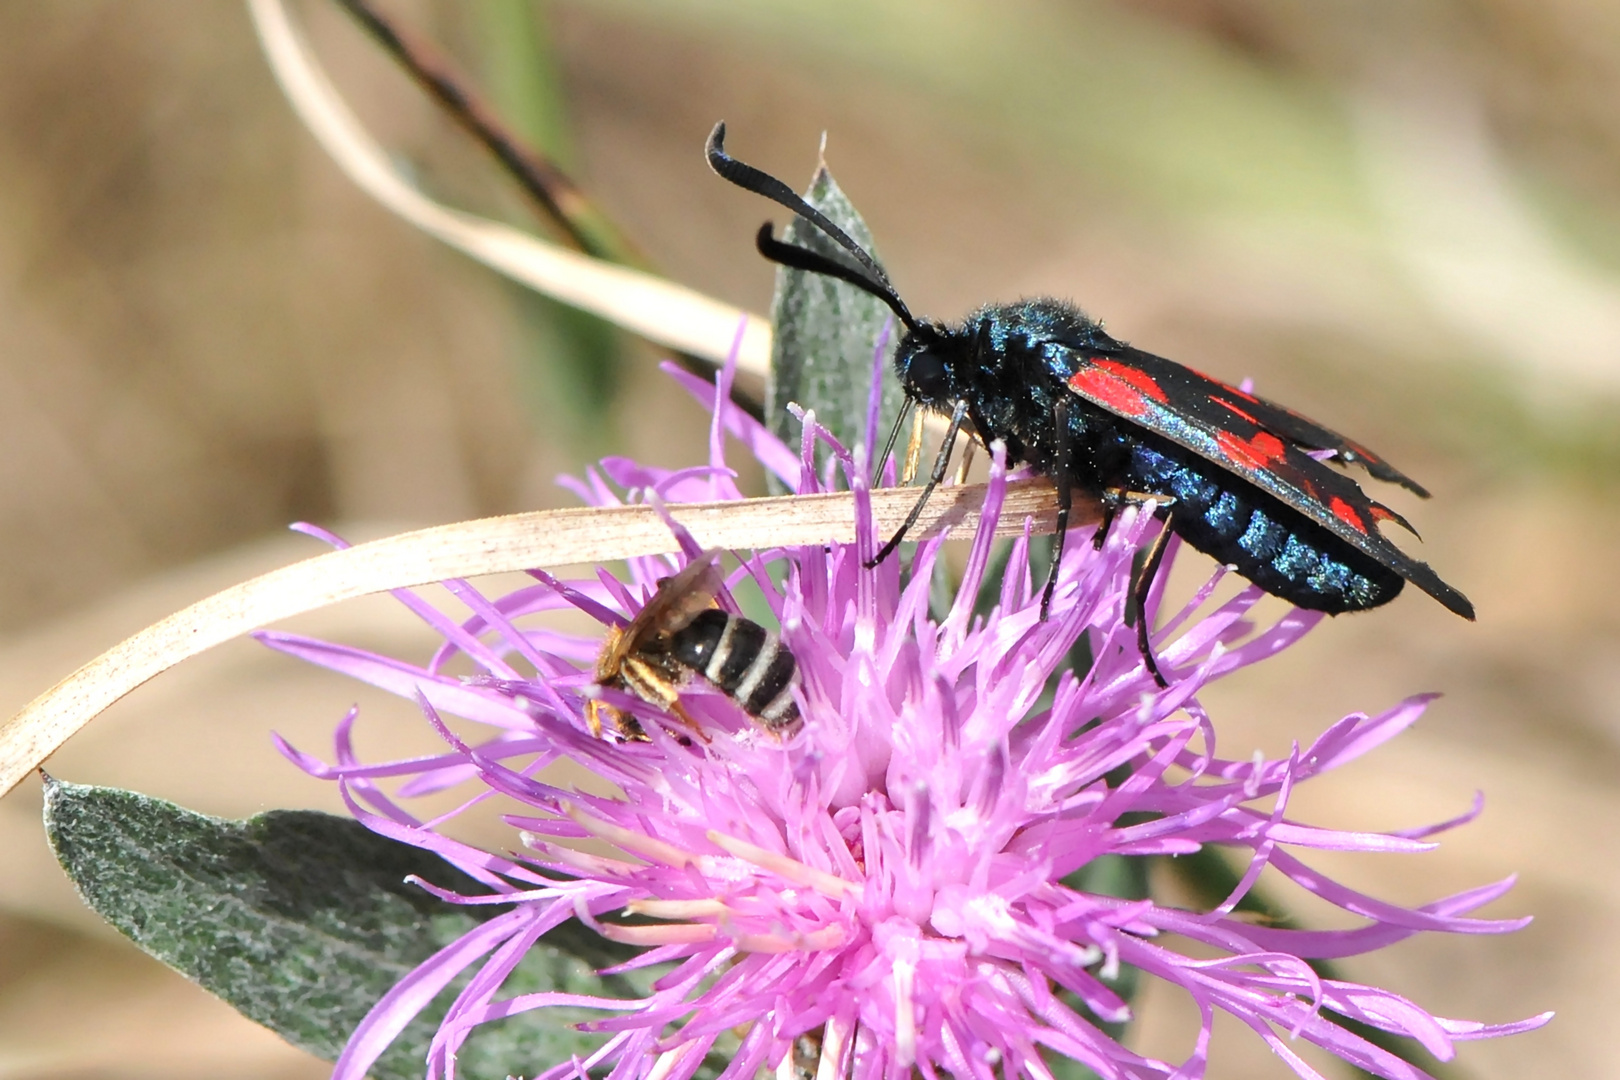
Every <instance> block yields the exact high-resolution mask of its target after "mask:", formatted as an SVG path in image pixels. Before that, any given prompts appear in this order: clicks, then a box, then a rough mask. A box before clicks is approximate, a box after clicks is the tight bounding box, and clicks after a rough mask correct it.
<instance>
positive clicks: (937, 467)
mask: <svg viewBox="0 0 1620 1080" xmlns="http://www.w3.org/2000/svg"><path fill="white" fill-rule="evenodd" d="M967 408H968V403H967V402H966V401H958V402H957V403H956V409H955V411H954V412H952V413H951V426H950V428H949V429H948V430H947V431H946V432H945V441H944V443H942V444H941V445H940V448H939V455H938V456H937V457H935V458H934V471H933V472H932V473H930V474H929V477H928V483H926V484H924V485H923V489H922V494H921V495H920V496H918V497H917V501H916V502H915V503H913V504H912V507H911V513H909V514H907V515H906V520H905V521H904V522H902V523H901V525H900V530H899V531H898V532H896V533H895V534H894V535H893V536H892V537H890V538H889V542H888V543H887V544H884V545H883V547H882V548H881V549H879V551H878V553H877V554H876V555H874V556H872V560H871V561H870V562H868V563H867V564H866V568H867V569H868V570H870V569H872V567H874V566H876V565H877V564H878V563H880V562H882V561H883V560H884V559H887V558H888V557H889V556H890V555H892V554H893V553H894V549H895V548H897V547H899V546H900V541H902V540H904V539H905V538H906V533H908V532H910V531H911V527H912V526H913V525H915V524H917V518H919V517H920V516H922V512H923V507H924V506H926V505H928V497H929V496H930V495H932V494H933V493H934V489H935V488H936V487H938V486H939V484H940V481H942V480H944V479H945V470H946V469H948V468H950V465H951V451H952V450H953V449H955V447H956V436H957V435H959V434H960V433H961V431H962V423H963V421H965V420H966V419H967Z"/></svg>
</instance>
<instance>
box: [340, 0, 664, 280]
mask: <svg viewBox="0 0 1620 1080" xmlns="http://www.w3.org/2000/svg"><path fill="white" fill-rule="evenodd" d="M337 3H338V4H339V5H340V6H341V7H343V9H344V10H345V11H347V12H348V13H349V14H350V15H352V16H353V17H354V18H355V20H356V21H357V22H359V24H360V25H361V26H362V27H363V28H364V29H365V30H366V32H367V33H369V34H370V35H371V37H372V39H373V40H375V41H376V42H377V43H378V44H379V45H381V46H382V47H383V48H384V49H386V50H387V51H388V53H389V55H390V56H392V57H393V58H394V59H395V60H396V61H397V62H398V63H399V64H400V66H401V67H403V68H404V69H405V70H406V72H408V73H409V74H410V76H411V77H412V78H413V79H415V80H416V82H417V84H418V85H419V86H421V87H422V88H423V89H424V90H426V91H427V92H428V93H429V94H431V95H432V96H433V98H434V99H435V100H436V101H438V103H439V104H440V105H441V106H443V108H444V109H445V111H446V112H448V113H449V114H450V116H451V118H452V119H454V120H455V121H456V122H457V123H458V124H460V125H461V126H462V127H463V128H465V129H466V130H467V131H468V132H470V133H471V134H472V135H473V137H474V138H476V139H477V140H478V141H479V142H481V143H483V145H484V146H485V147H486V148H487V149H488V150H489V151H490V152H491V153H492V154H494V155H495V156H496V158H498V159H499V160H500V162H501V164H502V165H503V166H504V167H505V168H506V170H507V171H508V172H509V173H511V175H512V176H513V177H514V178H515V179H516V180H517V181H518V183H520V184H522V185H523V189H524V190H525V191H526V192H528V193H529V195H530V196H531V197H532V198H533V199H534V200H535V202H537V203H538V204H539V205H540V208H541V209H542V210H543V211H544V212H545V214H546V216H547V217H548V218H550V219H551V221H553V222H554V223H555V224H556V225H557V226H558V227H559V228H560V229H561V230H562V231H563V233H564V234H565V235H566V236H567V238H568V240H569V242H570V243H571V244H573V246H575V247H576V248H578V249H579V250H580V251H583V252H585V253H586V254H588V255H594V256H596V257H597V258H600V259H608V260H610V261H613V262H619V263H624V264H626V265H631V266H642V259H641V257H640V255H638V254H637V253H636V252H635V250H634V248H633V247H632V246H631V245H630V244H629V242H628V241H626V240H625V239H624V237H623V236H622V235H621V234H620V233H619V231H618V229H616V228H615V227H614V226H613V223H612V221H611V220H610V219H609V218H608V217H607V215H606V214H604V213H603V212H602V211H601V210H600V209H599V208H598V207H597V206H596V204H595V203H593V202H592V201H591V200H590V198H589V197H588V196H587V195H586V194H585V193H584V191H582V190H581V189H580V187H579V186H578V185H577V184H575V183H574V181H573V180H572V179H571V178H570V177H569V176H568V174H567V173H565V172H564V171H563V170H562V168H561V167H559V166H558V164H557V158H556V152H555V150H554V149H553V147H554V146H560V145H562V144H563V142H564V140H563V135H562V132H563V129H564V126H565V124H564V117H563V107H562V98H561V95H560V93H559V92H558V84H557V79H556V65H555V64H554V63H553V62H551V59H550V52H549V44H550V43H549V38H548V37H547V36H546V35H545V34H544V33H543V32H542V30H541V29H540V26H541V20H540V16H539V14H538V12H537V11H536V6H535V5H533V4H528V3H524V2H523V0H484V2H482V3H481V4H480V5H479V11H478V15H479V22H480V23H481V24H482V25H483V26H484V27H485V28H486V30H487V32H486V33H485V35H484V36H485V39H486V41H487V43H488V52H489V54H490V61H491V63H490V66H491V67H492V68H494V69H496V71H497V76H496V77H497V82H498V85H499V86H500V88H501V89H502V90H508V91H510V92H512V93H513V95H514V97H513V98H511V99H510V100H504V99H503V101H502V104H503V105H504V106H505V107H506V112H507V114H508V115H515V116H517V118H518V120H519V126H518V128H517V130H516V131H514V129H513V128H512V127H510V126H508V125H507V123H505V122H504V121H503V120H502V118H501V114H500V113H498V112H497V111H496V110H495V109H493V108H491V107H490V105H489V103H488V102H487V101H485V100H484V98H483V96H482V95H480V94H479V93H478V91H477V90H476V89H474V87H473V86H472V84H471V83H470V82H469V81H468V80H467V79H466V78H465V77H463V76H462V75H461V73H460V72H458V71H457V70H456V69H455V66H454V65H453V64H451V63H450V61H449V59H448V58H447V57H446V56H445V55H444V54H443V53H442V52H441V51H440V50H439V49H438V47H437V46H435V45H434V44H433V43H432V42H431V41H429V40H428V39H427V38H426V37H424V36H422V35H420V34H418V33H416V32H415V31H413V30H411V29H409V28H407V27H405V26H403V25H401V24H400V23H399V22H397V21H396V20H394V19H392V18H389V17H388V16H386V15H384V14H383V13H382V12H381V11H379V10H378V9H377V7H376V6H375V5H374V4H372V3H371V2H370V0H337ZM503 69H504V71H503ZM526 122H533V123H534V127H532V128H530V127H528V126H527V123H526ZM536 146H538V147H539V149H538V150H537V149H536V148H535V147H536Z"/></svg>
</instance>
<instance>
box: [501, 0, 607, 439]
mask: <svg viewBox="0 0 1620 1080" xmlns="http://www.w3.org/2000/svg"><path fill="white" fill-rule="evenodd" d="M472 14H473V15H474V17H475V18H476V20H477V23H476V29H477V31H478V33H479V41H480V45H481V46H482V49H481V52H482V54H483V60H484V65H483V66H484V73H485V79H486V81H487V83H488V85H489V86H490V87H491V90H492V95H493V97H494V100H495V102H496V103H497V105H498V106H499V108H500V111H501V114H502V115H503V116H505V117H507V118H509V123H510V128H509V129H504V128H503V130H510V131H513V132H516V135H515V136H508V139H509V140H510V141H512V142H513V143H516V140H518V139H521V140H523V141H524V142H526V143H527V144H529V145H532V146H535V147H538V153H536V152H534V151H526V153H527V155H528V156H529V157H532V158H534V159H536V160H538V161H541V162H543V163H544V164H545V166H546V167H547V168H548V169H549V170H550V174H549V175H550V176H551V178H552V179H555V178H556V177H563V179H564V180H566V177H565V176H564V175H563V173H562V170H561V168H560V167H559V166H558V165H556V164H554V163H557V162H562V163H565V164H566V163H569V162H571V160H572V158H573V146H572V140H571V139H570V137H569V133H568V117H567V108H566V105H565V102H564V97H563V90H562V85H561V81H560V78H559V71H558V65H557V60H556V57H555V55H554V54H553V52H552V49H551V35H550V33H549V31H548V26H547V22H546V18H545V8H544V5H542V4H540V3H538V2H531V0H480V2H479V3H478V4H477V6H476V7H474V8H473V9H472ZM483 112H484V113H485V114H487V115H493V113H492V112H491V110H488V109H487V108H486V109H484V110H483ZM475 133H476V132H475ZM486 145H489V144H488V142H487V141H486ZM492 149H494V147H492ZM496 153H497V155H498V156H501V160H502V162H503V163H506V164H507V165H508V168H509V169H512V166H511V164H510V163H508V162H507V158H506V157H505V156H504V155H501V154H500V151H499V150H497V151H496ZM512 172H513V175H515V176H517V177H518V178H519V180H520V181H523V180H524V174H523V173H521V172H520V171H519V170H516V169H512ZM548 183H549V181H548ZM524 186H525V187H526V188H527V187H529V186H530V185H529V183H528V182H526V181H525V182H524ZM548 190H551V191H553V192H560V193H561V194H563V195H565V196H567V195H569V193H572V195H571V196H570V197H565V198H561V199H559V200H558V208H559V213H560V214H562V215H564V216H565V217H566V218H567V226H566V227H568V228H569V229H570V231H571V235H574V236H575V237H576V239H577V240H578V242H579V246H580V247H581V248H582V250H584V251H586V252H587V253H589V254H593V255H597V256H599V257H602V258H609V259H614V260H616V261H620V262H626V261H637V260H634V259H633V257H632V256H631V254H630V252H629V250H628V248H627V247H626V245H625V244H624V243H623V242H622V241H620V240H619V238H618V236H617V233H616V232H615V231H614V230H612V229H611V227H609V226H607V223H606V220H605V218H603V217H602V215H601V214H600V213H599V212H597V210H596V209H595V207H594V206H592V205H590V204H589V203H588V202H586V201H585V200H584V196H583V195H580V194H579V192H578V189H577V188H575V187H573V185H572V183H571V182H569V183H568V184H567V186H566V187H565V188H561V189H559V188H557V187H556V186H555V185H554V184H553V185H551V187H550V188H549V189H548ZM573 196H577V198H574V197H573ZM537 197H538V196H537ZM513 302H514V304H516V306H517V309H518V318H519V324H520V343H519V348H520V349H521V351H522V354H523V361H524V363H523V367H524V370H525V371H527V372H529V373H530V374H531V375H532V376H533V383H534V387H533V393H532V395H531V396H532V397H533V399H534V401H535V413H536V416H537V418H538V420H539V421H540V422H541V423H542V424H546V425H552V424H558V423H559V422H560V424H561V430H560V431H559V432H557V434H558V435H560V436H561V437H562V440H566V445H567V449H568V451H569V455H570V457H572V458H573V459H574V460H575V461H576V462H583V461H589V460H593V459H595V458H597V457H600V456H601V455H602V454H603V453H604V452H606V451H608V450H610V449H612V448H613V442H614V430H613V423H612V409H613V403H614V398H615V396H616V394H617V391H618V388H619V385H620V380H621V379H622V378H623V374H624V339H623V337H622V336H621V335H620V334H619V332H618V331H617V330H615V329H614V328H613V327H612V326H610V325H608V324H607V323H605V322H603V321H602V320H601V319H598V318H596V317H594V316H592V315H587V314H585V313H584V312H581V311H578V310H576V309H574V308H571V307H569V306H567V305H566V304H561V303H558V302H557V301H555V300H551V299H549V298H547V297H544V296H540V295H538V294H536V293H533V292H530V291H529V290H526V289H514V290H513ZM559 441H560V440H559Z"/></svg>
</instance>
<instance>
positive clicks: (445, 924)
mask: <svg viewBox="0 0 1620 1080" xmlns="http://www.w3.org/2000/svg"><path fill="white" fill-rule="evenodd" d="M45 828H46V832H47V834H48V836H49V838H50V842H51V846H52V848H53V849H54V850H55V852H56V857H57V859H58V860H59V861H60V862H61V864H62V868H63V869H64V870H66V871H67V874H68V876H69V877H70V878H71V879H72V880H73V883H74V885H76V886H77V887H78V889H79V892H80V895H82V896H83V897H84V899H85V902H86V903H87V904H89V905H90V907H91V908H92V909H94V910H95V911H96V912H97V913H98V914H100V915H101V916H102V918H104V919H106V920H107V921H108V922H110V923H111V924H112V925H113V926H115V927H117V928H118V929H119V930H120V931H121V932H122V933H123V934H124V935H125V936H127V937H128V938H129V939H130V940H131V941H133V942H135V944H136V945H138V946H140V947H141V948H142V949H143V950H145V951H146V952H148V953H150V954H151V955H153V956H155V957H157V958H158V959H159V960H161V961H163V962H164V963H166V964H168V965H169V966H170V967H173V968H175V969H176V970H177V971H179V972H180V973H181V974H183V975H185V976H187V977H188V978H190V979H192V980H194V981H196V982H197V983H198V984H200V985H201V986H202V987H203V988H204V989H206V990H208V991H210V992H211V993H213V994H216V995H218V996H219V997H221V998H223V999H224V1000H225V1001H227V1002H229V1003H230V1004H231V1005H232V1006H234V1007H235V1008H236V1009H237V1010H238V1011H239V1012H241V1013H242V1014H243V1015H244V1016H247V1017H248V1018H250V1019H252V1020H255V1021H258V1022H259V1023H261V1024H263V1025H265V1026H266V1027H268V1028H270V1029H271V1030H273V1031H276V1032H277V1033H279V1034H280V1035H281V1036H282V1037H283V1038H285V1039H286V1040H287V1041H288V1042H290V1043H292V1044H293V1045H295V1046H298V1047H301V1048H302V1049H305V1050H308V1051H309V1052H310V1053H313V1054H316V1055H319V1056H320V1057H323V1058H326V1059H328V1060H333V1059H335V1058H336V1057H337V1055H338V1053H339V1052H340V1051H341V1050H342V1048H343V1044H344V1042H345V1041H346V1040H347V1039H348V1037H349V1033H350V1032H351V1031H352V1030H353V1029H354V1027H355V1025H356V1024H358V1023H359V1022H360V1020H361V1019H362V1018H363V1017H364V1016H365V1015H366V1012H367V1011H368V1010H369V1009H370V1008H371V1006H372V1005H373V1004H375V1003H376V1001H377V1000H378V999H379V998H381V997H382V995H383V994H384V993H386V992H387V991H388V990H389V989H390V988H391V987H392V986H393V985H394V983H395V982H397V981H398V980H399V979H400V978H401V977H403V976H404V975H406V974H408V973H409V972H410V971H411V970H412V969H413V968H414V967H415V966H416V965H417V964H419V963H421V962H422V961H423V960H425V959H427V958H428V957H429V956H431V955H432V954H433V953H434V952H435V951H437V950H438V949H440V948H441V947H443V946H445V945H447V944H449V943H450V942H452V941H454V940H455V939H456V938H458V937H460V936H461V935H462V934H464V933H466V932H467V931H468V930H470V929H472V928H473V927H474V926H476V925H477V924H478V922H479V921H481V920H483V919H488V918H491V917H493V916H495V915H498V914H500V913H502V912H504V911H507V910H509V909H508V908H507V907H505V906H504V905H503V906H499V907H495V906H489V907H485V906H480V907H473V908H468V907H464V906H458V905H455V904H449V903H446V902H444V901H441V900H438V899H435V898H434V897H432V896H431V895H429V894H428V893H427V892H425V891H424V890H422V889H421V888H419V887H417V886H415V885H409V884H406V883H405V881H404V878H405V877H406V875H409V874H416V875H419V876H421V877H422V878H423V879H425V880H427V881H431V882H433V883H434V884H435V885H439V886H441V887H443V888H448V889H453V890H455V891H458V892H470V893H483V892H487V891H488V890H487V889H486V888H484V887H483V886H481V885H479V884H478V883H476V882H475V881H473V880H472V879H471V878H469V877H467V876H466V875H465V874H463V873H461V872H460V871H459V870H456V869H455V868H454V867H452V866H450V865H449V864H447V863H445V862H444V861H443V860H441V859H439V858H438V857H437V856H435V855H432V854H430V853H428V852H424V851H421V850H419V849H417V848H413V847H410V846H408V845H405V844H401V843H398V842H396V841H393V840H389V839H387V838H385V837H381V836H378V835H377V834H375V833H373V832H370V831H369V830H367V829H366V828H365V827H364V826H363V825H361V824H360V823H359V822H357V821H352V820H350V819H348V818H341V817H334V816H332V815H330V814H323V813H319V812H316V811H309V810H272V811H270V812H268V813H264V814H259V815H257V816H255V817H252V818H249V819H247V820H246V821H231V820H226V819H221V818H213V817H207V816H205V815H202V814H196V813H192V812H191V811H189V810H185V809H183V808H181V807H178V806H175V805H174V804H173V803H168V802H164V801H162V800H159V799H153V798H150V797H148V796H145V795H140V794H137V793H135V792H129V791H119V790H117V789H114V788H98V787H90V786H85V785H79V784H67V783H63V782H60V781H57V780H48V781H47V783H46V789H45ZM629 955H631V950H626V949H624V948H623V947H621V946H618V945H615V944H613V943H611V942H608V941H606V940H604V939H602V938H601V937H599V936H597V935H596V934H595V933H593V932H591V931H590V930H588V929H585V928H584V927H581V926H579V925H578V924H577V923H574V922H572V921H571V922H569V923H566V924H564V925H563V926H562V927H559V928H558V929H557V930H554V931H552V932H551V933H550V934H548V935H546V937H545V938H543V939H542V940H541V942H540V943H539V944H538V945H536V946H535V947H534V948H533V949H531V950H530V951H529V954H528V955H527V957H526V958H525V959H524V961H523V962H522V964H520V965H519V967H518V969H517V970H516V971H515V972H513V974H512V976H511V977H510V978H509V979H508V980H507V983H506V984H505V986H504V987H503V996H504V995H509V994H519V993H532V992H536V991H541V990H559V991H564V992H569V993H580V994H601V995H606V996H610V997H620V998H629V997H639V996H641V995H642V994H643V993H644V992H645V982H646V981H650V980H651V978H653V977H655V975H656V972H652V973H646V974H642V973H638V977H637V979H636V980H635V981H632V980H630V979H626V978H618V977H607V978H604V977H602V976H599V975H597V974H596V973H595V971H594V968H596V967H603V966H607V965H610V964H614V963H617V962H619V961H621V960H623V959H625V958H626V957H628V956H629ZM470 976H471V972H469V973H467V974H466V975H465V976H464V977H463V978H462V979H461V980H459V981H458V982H457V983H456V984H455V985H453V986H452V987H450V988H449V989H447V990H446V991H445V992H444V993H443V994H441V995H440V997H439V999H438V1000H437V1001H435V1002H434V1004H433V1007H431V1008H430V1009H429V1010H428V1011H427V1012H425V1013H424V1014H423V1015H422V1016H420V1017H418V1018H417V1020H416V1021H415V1022H414V1023H413V1024H411V1026H410V1027H408V1028H407V1029H406V1030H405V1032H404V1033H402V1034H401V1035H400V1037H399V1038H398V1039H397V1040H395V1042H394V1045H393V1046H392V1047H390V1048H389V1050H388V1051H387V1052H386V1053H385V1054H384V1055H383V1057H382V1058H381V1060H379V1061H378V1062H377V1063H376V1065H375V1066H373V1068H372V1070H371V1075H372V1076H373V1077H375V1078H377V1080H395V1078H399V1080H406V1078H411V1080H414V1078H418V1077H420V1076H422V1074H423V1067H424V1060H425V1057H426V1053H427V1047H428V1041H429V1040H430V1039H431V1037H432V1035H433V1032H434V1030H435V1028H436V1027H437V1024H438V1020H439V1018H440V1017H442V1016H443V1014H444V1011H445V1009H446V1008H447V1007H448V1006H449V1003H450V1002H451V1000H453V998H454V994H455V993H456V992H457V991H458V990H459V989H460V987H461V986H462V985H464V984H465V982H466V980H467V978H470ZM601 1015H602V1014H601V1013H599V1012H590V1013H587V1012H585V1011H583V1010H578V1011H573V1012H568V1011H566V1010H562V1009H546V1010H543V1011H541V1012H537V1013H529V1014H525V1015H522V1016H517V1017H513V1018H511V1019H508V1020H504V1021H501V1022H499V1023H496V1024H489V1025H484V1026H483V1027H481V1028H479V1029H478V1031H477V1032H476V1033H475V1034H474V1035H473V1036H472V1038H471V1039H470V1040H469V1041H468V1043H467V1044H466V1047H465V1049H464V1050H463V1052H462V1053H461V1055H460V1056H459V1057H458V1068H459V1069H461V1070H463V1071H465V1072H466V1075H469V1076H480V1075H485V1076H505V1075H508V1074H511V1075H518V1074H524V1073H526V1074H527V1075H531V1076H532V1075H534V1074H535V1073H536V1072H539V1071H540V1070H541V1069H543V1068H545V1067H547V1066H549V1065H552V1064H555V1063H556V1062H558V1061H562V1060H566V1059H567V1058H568V1057H569V1055H572V1054H586V1053H589V1052H590V1051H591V1050H592V1049H593V1048H594V1047H595V1046H597V1045H599V1044H600V1042H601V1041H602V1040H603V1039H604V1038H605V1036H602V1035H587V1034H584V1033H581V1032H579V1031H576V1030H574V1028H573V1027H572V1026H571V1025H572V1024H573V1023H576V1022H578V1021H580V1020H583V1019H587V1018H588V1017H593V1016H598V1017H599V1016H601Z"/></svg>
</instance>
